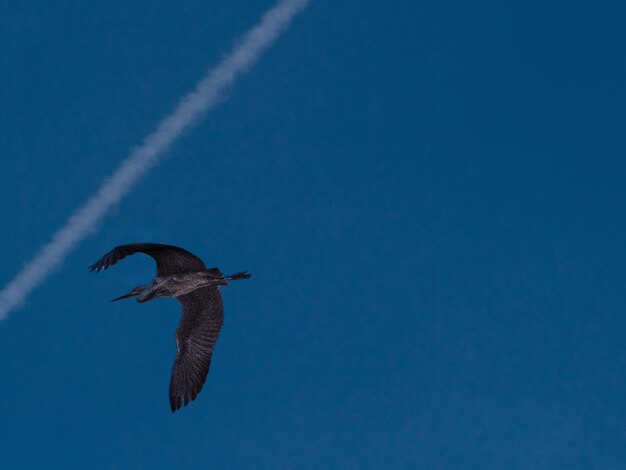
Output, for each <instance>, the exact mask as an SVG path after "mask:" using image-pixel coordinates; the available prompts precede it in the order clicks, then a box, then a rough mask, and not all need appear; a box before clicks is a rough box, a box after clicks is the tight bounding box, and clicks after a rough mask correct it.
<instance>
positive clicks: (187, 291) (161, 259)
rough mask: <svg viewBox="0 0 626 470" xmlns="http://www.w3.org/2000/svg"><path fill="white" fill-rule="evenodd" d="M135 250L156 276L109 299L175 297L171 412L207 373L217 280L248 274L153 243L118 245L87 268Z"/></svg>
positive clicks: (217, 307)
mask: <svg viewBox="0 0 626 470" xmlns="http://www.w3.org/2000/svg"><path fill="white" fill-rule="evenodd" d="M135 253H144V254H146V255H148V256H151V257H152V258H154V260H155V261H156V268H157V272H156V276H155V278H154V280H153V281H152V283H151V284H148V285H142V286H137V287H135V288H134V289H133V290H131V291H130V292H129V293H128V294H124V295H122V296H120V297H117V298H115V299H113V300H112V302H115V301H117V300H122V299H127V298H132V297H135V298H136V300H137V302H140V303H141V302H148V301H150V300H153V299H156V298H159V297H174V298H175V299H176V300H178V301H179V302H180V303H181V305H182V316H181V319H180V323H179V324H178V328H177V329H176V358H175V359H174V365H173V367H172V374H171V377H170V388H169V398H170V407H171V409H172V412H175V411H176V410H178V409H180V408H181V407H182V406H183V405H184V406H187V404H188V403H190V402H191V401H193V400H195V399H196V397H197V396H198V394H199V393H200V390H202V386H203V385H204V382H205V381H206V378H207V375H208V373H209V366H210V365H211V356H212V354H213V349H214V348H215V344H216V343H217V338H218V336H219V334H220V330H221V328H222V325H223V324H224V304H223V302H222V296H221V294H220V290H219V289H220V286H225V285H228V281H236V280H239V279H248V278H249V277H251V274H249V273H248V272H246V271H243V272H238V273H236V274H231V275H230V276H224V275H223V274H222V273H221V272H220V270H219V269H218V268H210V269H207V267H206V266H205V265H204V263H203V262H202V260H201V259H200V258H198V257H197V256H196V255H194V254H192V253H190V252H188V251H187V250H184V249H183V248H179V247H177V246H171V245H161V244H158V243H131V244H129V245H121V246H117V247H115V248H113V249H112V250H111V251H109V252H108V253H107V254H106V255H104V256H103V257H102V258H100V259H99V260H98V261H96V262H95V263H94V264H92V265H91V266H89V270H90V271H92V272H93V271H95V272H99V271H100V270H102V269H104V270H106V269H108V268H109V267H110V266H113V265H114V264H115V263H117V262H118V261H120V260H122V259H124V258H126V257H127V256H130V255H133V254H135Z"/></svg>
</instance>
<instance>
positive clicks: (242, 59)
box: [0, 0, 309, 320]
mask: <svg viewBox="0 0 626 470" xmlns="http://www.w3.org/2000/svg"><path fill="white" fill-rule="evenodd" d="M308 2H309V0H281V1H279V2H278V3H277V4H276V5H275V6H274V7H272V8H271V9H270V10H268V11H267V12H266V13H265V14H264V15H263V18H262V19H261V21H260V22H259V24H258V25H256V26H255V27H254V28H252V29H251V30H250V31H248V33H246V35H245V36H244V37H243V39H242V41H241V42H240V43H239V45H238V46H237V47H235V48H234V49H233V51H232V52H231V53H230V54H228V55H227V56H226V57H224V59H222V61H221V62H220V63H219V64H218V65H217V66H216V67H215V68H213V69H211V70H209V72H208V73H207V75H206V76H205V77H204V78H203V79H202V81H201V82H200V83H199V84H198V86H197V87H196V89H195V91H194V92H192V93H190V94H188V95H187V96H186V97H184V98H183V99H182V100H181V101H180V103H179V104H178V105H177V106H176V108H175V109H174V111H173V112H172V113H171V114H170V115H168V116H167V117H165V119H163V120H162V121H161V122H160V123H159V125H158V126H157V128H156V130H155V131H154V132H153V133H152V134H150V135H148V137H146V139H145V140H144V143H143V144H142V145H141V146H140V147H137V148H135V149H133V150H132V151H131V153H130V155H129V156H128V157H127V158H126V159H125V160H124V161H123V162H122V163H121V165H120V166H119V168H118V169H117V170H116V171H115V172H114V173H113V175H112V176H111V177H110V178H108V179H107V180H106V181H105V182H104V183H103V184H102V186H100V189H99V190H98V192H97V193H96V194H95V195H94V196H92V197H91V198H90V199H89V200H88V201H87V202H86V203H85V204H84V205H83V206H82V207H80V208H79V209H78V210H77V211H76V212H75V213H74V214H73V215H72V216H71V217H70V218H69V220H68V221H67V223H66V224H65V225H64V226H63V227H62V228H61V229H60V230H58V231H57V232H56V233H55V234H54V235H53V236H52V240H50V242H48V244H47V245H45V246H44V247H43V248H42V249H41V251H40V252H39V253H38V254H37V255H36V256H35V257H34V258H33V259H32V260H31V261H30V262H29V263H28V264H27V265H26V266H25V267H24V268H23V269H22V271H21V272H20V273H19V274H18V275H17V276H16V277H15V278H14V279H13V280H12V281H11V282H10V283H9V284H7V285H6V286H5V287H4V289H3V290H2V291H1V292H0V320H4V319H5V318H6V317H7V316H8V314H9V312H10V311H11V309H13V308H15V307H17V306H18V305H20V304H21V303H22V302H23V300H24V298H25V297H26V296H27V295H28V294H29V293H30V291H32V290H33V289H34V288H35V287H37V286H38V285H39V284H41V283H42V282H43V281H44V279H45V278H46V277H47V276H48V275H49V274H50V272H51V271H52V270H53V269H54V268H56V267H57V266H58V265H59V264H60V263H61V262H62V261H63V259H64V258H65V257H66V256H67V255H68V254H69V253H70V252H71V251H72V250H73V249H74V248H75V247H76V245H77V244H78V243H79V242H80V241H81V240H82V239H83V238H85V237H86V236H87V234H88V233H89V232H90V231H94V230H95V228H96V225H97V224H98V223H99V222H100V221H101V220H102V218H103V217H104V216H105V215H106V213H107V211H108V210H109V209H110V208H111V206H113V205H114V204H116V203H118V202H119V201H120V200H121V199H122V198H123V197H124V196H125V195H126V193H128V192H129V191H130V190H131V189H132V187H133V185H134V184H135V183H136V182H137V181H138V180H139V178H140V177H141V176H143V175H144V174H145V173H146V172H147V171H148V170H150V169H151V168H152V167H153V166H155V165H156V164H157V163H158V162H159V160H160V159H161V158H162V156H163V154H164V153H165V151H166V150H167V149H168V148H169V147H170V146H171V145H172V143H173V142H174V141H175V140H176V139H177V138H178V137H180V135H181V134H182V132H183V131H184V130H185V129H188V128H189V127H190V126H191V125H193V124H194V123H195V122H196V121H197V120H198V119H199V118H201V117H202V115H203V114H204V113H206V112H207V111H208V110H209V109H211V108H213V107H215V106H216V105H217V104H218V102H219V98H220V96H221V94H222V92H223V91H224V89H225V88H226V87H228V86H229V85H230V84H232V83H233V81H234V80H235V79H236V78H237V77H238V76H239V75H240V74H241V73H242V72H245V71H246V70H247V69H248V68H250V67H251V66H252V65H254V63H255V62H256V60H257V59H258V58H259V56H260V55H261V54H262V53H263V51H265V49H267V48H268V47H269V46H271V45H272V44H273V42H274V41H275V40H276V38H277V37H278V36H279V35H280V33H281V32H282V31H283V29H284V28H286V27H287V26H288V25H289V22H290V21H291V19H292V18H293V17H294V16H295V15H296V14H297V13H299V12H300V11H301V10H302V9H303V8H304V7H305V6H306V5H307V3H308Z"/></svg>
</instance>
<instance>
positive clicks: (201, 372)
mask: <svg viewBox="0 0 626 470" xmlns="http://www.w3.org/2000/svg"><path fill="white" fill-rule="evenodd" d="M177 299H178V301H179V302H180V303H181V304H182V306H183V315H182V317H181V320H180V323H179V325H178V329H177V330H176V346H177V352H176V359H175V360H174V367H173V368H172V377H171V379H170V406H171V407H172V412H174V411H176V410H177V409H179V408H180V407H181V406H183V405H185V406H187V404H188V403H189V402H190V401H192V400H194V399H195V398H196V396H198V393H200V390H202V386H203V385H204V381H205V380H206V377H207V374H208V373H209V366H210V365H211V355H212V354H213V348H214V347H215V343H217V337H218V336H219V334H220V329H221V328H222V325H223V324H224V304H223V303H222V296H221V295H220V291H219V288H218V287H217V286H208V287H201V288H200V289H196V290H194V291H192V292H190V293H189V294H185V295H181V296H180V297H177Z"/></svg>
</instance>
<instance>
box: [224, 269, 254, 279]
mask: <svg viewBox="0 0 626 470" xmlns="http://www.w3.org/2000/svg"><path fill="white" fill-rule="evenodd" d="M251 277H252V274H250V273H249V272H248V271H242V272H240V273H237V274H231V275H230V276H225V277H224V279H225V280H227V281H238V280H239V279H249V278H251Z"/></svg>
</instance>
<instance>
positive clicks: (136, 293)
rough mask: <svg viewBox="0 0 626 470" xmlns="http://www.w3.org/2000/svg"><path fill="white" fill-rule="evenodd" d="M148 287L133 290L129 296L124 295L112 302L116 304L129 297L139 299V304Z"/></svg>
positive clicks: (138, 287)
mask: <svg viewBox="0 0 626 470" xmlns="http://www.w3.org/2000/svg"><path fill="white" fill-rule="evenodd" d="M146 287H147V286H137V287H135V288H134V289H133V290H131V291H130V292H129V293H128V294H124V295H122V296H120V297H118V298H116V299H113V300H111V302H115V301H116V300H122V299H128V298H129V297H137V301H138V302H139V301H140V300H139V297H140V296H141V295H142V294H143V292H144V291H145V290H146Z"/></svg>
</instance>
